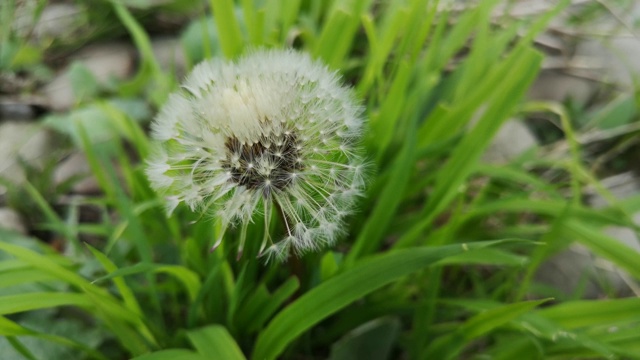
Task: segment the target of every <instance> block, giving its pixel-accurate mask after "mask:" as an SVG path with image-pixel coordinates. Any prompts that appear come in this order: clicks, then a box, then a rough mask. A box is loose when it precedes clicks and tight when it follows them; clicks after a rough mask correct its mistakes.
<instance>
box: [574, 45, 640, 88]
mask: <svg viewBox="0 0 640 360" xmlns="http://www.w3.org/2000/svg"><path fill="white" fill-rule="evenodd" d="M576 56H580V57H584V58H590V59H591V61H592V62H593V63H594V64H595V66H596V67H597V68H598V71H595V72H594V75H595V76H597V77H599V78H600V79H601V80H602V81H605V82H610V83H615V84H617V85H622V86H624V87H626V88H628V89H633V88H634V86H633V85H634V81H638V80H640V61H638V59H640V40H639V39H637V38H635V37H633V36H631V35H630V34H626V35H620V36H616V37H612V38H610V39H605V40H600V39H589V40H586V41H583V42H581V43H580V44H578V47H577V49H576Z"/></svg>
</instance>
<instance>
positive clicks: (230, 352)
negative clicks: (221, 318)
mask: <svg viewBox="0 0 640 360" xmlns="http://www.w3.org/2000/svg"><path fill="white" fill-rule="evenodd" d="M187 336H188V337H189V340H190V341H191V343H192V344H193V346H194V347H195V348H196V350H198V353H200V355H202V356H204V357H206V358H207V359H225V360H227V359H228V360H245V359H246V358H245V357H244V354H242V351H241V350H240V347H238V344H236V342H235V340H233V338H232V337H231V335H229V332H228V331H227V329H225V327H224V326H220V325H211V326H208V327H205V328H202V329H198V330H192V331H189V332H188V333H187Z"/></svg>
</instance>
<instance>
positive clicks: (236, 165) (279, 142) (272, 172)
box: [222, 133, 304, 198]
mask: <svg viewBox="0 0 640 360" xmlns="http://www.w3.org/2000/svg"><path fill="white" fill-rule="evenodd" d="M225 146H226V150H227V154H226V155H227V156H226V158H225V160H224V161H223V162H222V167H223V169H225V170H226V171H228V172H229V173H230V174H231V179H230V180H229V181H231V182H233V183H235V184H238V185H242V186H245V187H246V188H247V189H261V190H262V192H263V196H264V197H265V198H266V197H268V196H269V195H270V194H271V191H273V190H282V189H284V188H286V187H287V186H289V184H291V179H292V177H293V174H294V173H297V172H299V171H301V170H303V168H304V167H303V165H302V162H301V161H299V158H300V151H299V150H298V139H297V137H296V136H295V134H293V133H289V134H282V135H280V136H270V137H269V139H267V138H266V137H264V136H263V137H261V138H260V139H259V141H258V142H255V143H253V144H243V143H242V142H240V140H238V139H237V138H235V137H230V138H228V139H227V141H226V142H225Z"/></svg>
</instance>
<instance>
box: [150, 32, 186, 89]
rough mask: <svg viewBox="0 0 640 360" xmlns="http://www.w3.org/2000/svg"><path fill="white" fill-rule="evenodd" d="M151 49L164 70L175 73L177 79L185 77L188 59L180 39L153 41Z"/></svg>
mask: <svg viewBox="0 0 640 360" xmlns="http://www.w3.org/2000/svg"><path fill="white" fill-rule="evenodd" d="M151 49H152V50H153V54H154V55H155V58H156V60H157V61H158V64H160V67H161V68H162V69H163V70H165V71H175V74H176V78H177V79H181V78H183V77H184V76H185V74H186V72H187V59H186V57H185V53H184V49H183V47H182V43H181V42H180V40H179V39H177V38H170V37H163V38H155V39H152V40H151Z"/></svg>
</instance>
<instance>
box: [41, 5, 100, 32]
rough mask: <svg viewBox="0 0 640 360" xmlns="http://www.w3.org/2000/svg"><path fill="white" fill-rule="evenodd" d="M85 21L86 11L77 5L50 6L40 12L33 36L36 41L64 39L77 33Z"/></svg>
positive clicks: (86, 19)
mask: <svg viewBox="0 0 640 360" xmlns="http://www.w3.org/2000/svg"><path fill="white" fill-rule="evenodd" d="M87 21H88V16H87V11H86V10H85V9H82V8H81V7H79V6H78V5H75V4H65V3H61V4H51V5H48V6H46V7H45V8H44V10H42V14H40V18H39V19H38V22H37V23H36V26H35V27H34V29H33V34H34V35H35V36H36V38H38V39H47V38H64V37H67V36H69V35H72V34H73V33H76V32H78V31H79V30H80V27H81V26H82V25H85V24H86V23H87Z"/></svg>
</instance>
